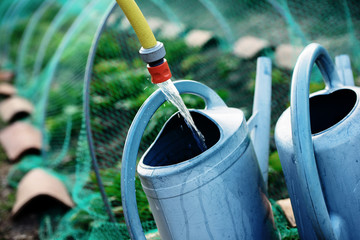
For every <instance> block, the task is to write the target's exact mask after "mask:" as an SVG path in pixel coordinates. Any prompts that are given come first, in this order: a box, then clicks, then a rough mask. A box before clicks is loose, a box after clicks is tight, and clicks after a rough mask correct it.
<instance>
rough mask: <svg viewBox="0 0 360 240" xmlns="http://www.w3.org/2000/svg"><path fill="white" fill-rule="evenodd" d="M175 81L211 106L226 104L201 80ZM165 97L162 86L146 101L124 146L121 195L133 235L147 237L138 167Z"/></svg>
mask: <svg viewBox="0 0 360 240" xmlns="http://www.w3.org/2000/svg"><path fill="white" fill-rule="evenodd" d="M174 84H175V86H176V88H177V89H178V91H179V93H191V94H194V95H197V96H199V97H201V98H203V99H204V100H205V104H206V107H207V109H214V108H218V107H226V104H225V103H224V101H223V100H222V99H221V98H220V97H219V96H218V95H217V94H216V93H215V92H214V91H213V90H212V89H210V88H209V87H207V86H205V85H203V84H201V83H198V82H194V81H188V80H183V81H177V82H175V83H174ZM165 101H166V97H165V95H164V94H163V93H162V92H161V90H160V89H159V90H157V91H156V92H154V93H153V94H152V95H151V96H150V97H149V98H148V99H147V100H146V101H145V102H144V104H143V105H142V106H141V108H140V109H139V111H138V112H137V114H136V116H135V118H134V121H133V122H132V124H131V126H130V129H129V132H128V135H127V138H126V142H125V146H124V152H123V160H122V169H121V196H122V204H123V209H124V215H125V221H126V224H127V227H128V230H129V233H130V237H131V239H146V238H145V235H144V231H143V229H142V226H141V222H140V218H139V213H138V209H137V203H136V194H135V169H136V160H137V154H138V150H139V146H140V142H141V137H142V135H143V134H144V131H145V128H146V126H147V124H148V122H149V121H150V119H151V117H152V115H153V114H154V113H155V112H156V110H157V109H158V108H159V107H160V106H161V105H162V104H163V103H164V102H165Z"/></svg>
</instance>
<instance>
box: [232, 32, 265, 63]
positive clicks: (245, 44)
mask: <svg viewBox="0 0 360 240" xmlns="http://www.w3.org/2000/svg"><path fill="white" fill-rule="evenodd" d="M268 47H270V44H269V42H268V41H266V40H264V39H260V38H257V37H253V36H245V37H242V38H239V39H238V40H237V41H236V42H235V45H234V54H235V55H236V56H238V57H241V58H245V59H249V58H253V57H255V56H256V55H257V54H258V53H259V52H260V51H261V50H263V49H265V48H268Z"/></svg>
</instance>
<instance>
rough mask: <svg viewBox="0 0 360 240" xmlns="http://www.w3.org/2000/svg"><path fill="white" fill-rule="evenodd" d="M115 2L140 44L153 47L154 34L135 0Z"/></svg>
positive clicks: (117, 0)
mask: <svg viewBox="0 0 360 240" xmlns="http://www.w3.org/2000/svg"><path fill="white" fill-rule="evenodd" d="M116 2H117V3H118V4H119V6H120V8H121V9H122V10H123V12H124V13H125V16H126V17H127V19H128V20H129V22H130V24H131V26H132V27H133V28H134V30H135V33H136V36H137V37H138V39H139V41H140V44H141V46H142V47H143V48H145V49H149V48H153V47H155V46H156V44H157V42H156V39H155V36H154V34H153V32H152V31H151V29H150V27H149V24H148V23H147V21H146V19H145V17H144V15H143V14H142V12H141V11H140V9H139V7H138V5H137V4H136V2H135V1H134V0H116Z"/></svg>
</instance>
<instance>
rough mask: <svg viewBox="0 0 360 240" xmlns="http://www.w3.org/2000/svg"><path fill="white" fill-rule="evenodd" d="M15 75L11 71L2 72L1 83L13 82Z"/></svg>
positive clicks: (0, 74)
mask: <svg viewBox="0 0 360 240" xmlns="http://www.w3.org/2000/svg"><path fill="white" fill-rule="evenodd" d="M14 76H15V74H14V73H13V72H11V71H0V81H1V82H9V81H11V80H13V78H14Z"/></svg>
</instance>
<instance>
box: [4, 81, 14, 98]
mask: <svg viewBox="0 0 360 240" xmlns="http://www.w3.org/2000/svg"><path fill="white" fill-rule="evenodd" d="M16 92H17V91H16V88H14V86H13V85H11V84H8V83H1V84H0V95H2V96H4V97H10V96H12V95H15V94H16Z"/></svg>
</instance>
